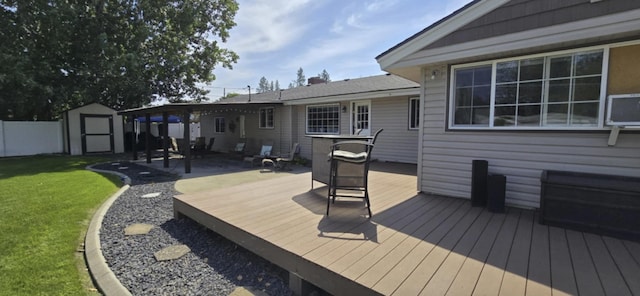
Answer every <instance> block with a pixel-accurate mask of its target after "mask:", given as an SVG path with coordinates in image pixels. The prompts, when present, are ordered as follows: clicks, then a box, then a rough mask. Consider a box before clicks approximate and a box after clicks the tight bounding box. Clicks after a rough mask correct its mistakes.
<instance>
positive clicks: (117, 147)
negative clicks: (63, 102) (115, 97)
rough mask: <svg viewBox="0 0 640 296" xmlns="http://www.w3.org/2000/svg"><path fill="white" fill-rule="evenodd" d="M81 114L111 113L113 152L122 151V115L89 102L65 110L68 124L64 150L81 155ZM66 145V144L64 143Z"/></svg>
mask: <svg viewBox="0 0 640 296" xmlns="http://www.w3.org/2000/svg"><path fill="white" fill-rule="evenodd" d="M81 114H100V115H113V145H114V147H113V149H114V153H123V152H124V130H123V122H122V116H120V115H118V114H117V112H116V111H115V110H113V109H111V108H108V107H106V106H103V105H100V104H90V105H87V106H83V107H80V108H76V109H72V110H69V111H68V112H67V116H66V119H67V120H68V122H67V123H66V124H68V126H69V134H68V137H69V147H68V150H67V151H66V152H67V153H69V154H71V155H82V135H81V128H80V115H81ZM65 146H66V145H65Z"/></svg>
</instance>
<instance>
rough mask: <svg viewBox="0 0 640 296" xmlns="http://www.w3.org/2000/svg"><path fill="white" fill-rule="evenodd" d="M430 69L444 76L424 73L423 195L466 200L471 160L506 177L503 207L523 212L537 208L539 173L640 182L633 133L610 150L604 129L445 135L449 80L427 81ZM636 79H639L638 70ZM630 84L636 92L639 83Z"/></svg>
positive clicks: (638, 142)
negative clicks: (480, 161)
mask: <svg viewBox="0 0 640 296" xmlns="http://www.w3.org/2000/svg"><path fill="white" fill-rule="evenodd" d="M635 54H636V55H640V52H636V53H635ZM432 69H445V71H446V69H447V66H446V65H429V66H427V67H426V69H425V71H423V73H425V74H424V77H423V81H424V83H423V84H422V86H423V88H424V89H423V91H424V97H423V103H424V104H422V108H423V112H424V117H423V121H422V124H423V130H422V133H423V142H422V143H421V145H422V148H421V158H422V162H421V163H420V168H419V172H420V175H419V178H420V180H419V184H420V190H421V191H424V192H428V193H435V194H442V195H448V196H454V197H462V198H469V197H470V191H471V162H472V160H474V159H484V160H487V161H488V163H489V172H490V173H497V174H503V175H505V176H506V177H507V186H506V190H507V192H506V198H507V203H508V204H511V205H516V206H523V207H539V204H540V176H541V174H542V171H543V170H563V171H576V172H585V173H599V174H611V175H623V176H634V177H640V150H638V149H639V147H640V133H638V132H637V131H636V132H634V131H623V132H621V133H620V135H619V137H618V140H617V143H616V145H615V146H608V145H607V143H608V139H609V130H606V129H603V130H591V131H570V130H569V131H567V130H558V131H534V130H531V131H522V130H520V131H509V130H475V131H469V130H447V114H448V112H447V103H448V96H449V94H448V89H449V86H448V83H449V82H448V81H447V77H449V75H446V73H443V74H444V75H440V76H438V77H436V79H430V77H426V76H427V75H429V76H430V75H431V74H426V73H432V72H431V71H432ZM609 71H615V68H609ZM634 75H638V71H636V72H635V73H634ZM629 83H631V84H633V85H635V87H637V81H636V82H629ZM633 85H629V87H633ZM618 87H621V88H625V87H626V86H618Z"/></svg>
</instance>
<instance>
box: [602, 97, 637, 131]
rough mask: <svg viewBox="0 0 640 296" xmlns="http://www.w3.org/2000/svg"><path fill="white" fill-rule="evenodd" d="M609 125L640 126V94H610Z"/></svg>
mask: <svg viewBox="0 0 640 296" xmlns="http://www.w3.org/2000/svg"><path fill="white" fill-rule="evenodd" d="M607 103H608V104H607V120H606V123H607V125H613V126H640V94H624V95H610V96H609V98H608V102H607Z"/></svg>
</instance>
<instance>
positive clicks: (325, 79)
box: [318, 69, 331, 82]
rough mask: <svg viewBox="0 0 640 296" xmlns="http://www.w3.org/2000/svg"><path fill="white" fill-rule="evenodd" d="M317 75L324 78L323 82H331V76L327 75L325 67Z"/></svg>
mask: <svg viewBox="0 0 640 296" xmlns="http://www.w3.org/2000/svg"><path fill="white" fill-rule="evenodd" d="M318 77H320V79H322V80H324V81H325V82H331V78H330V77H329V72H327V70H326V69H324V70H322V72H321V73H320V74H318Z"/></svg>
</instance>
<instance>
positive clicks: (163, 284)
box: [94, 162, 291, 295]
mask: <svg viewBox="0 0 640 296" xmlns="http://www.w3.org/2000/svg"><path fill="white" fill-rule="evenodd" d="M121 166H125V167H128V168H127V169H119V167H121ZM94 167H95V168H97V169H101V170H112V171H118V172H120V173H123V174H125V175H127V176H129V177H130V178H131V187H130V188H129V190H127V191H126V192H125V193H124V194H122V195H121V196H120V197H119V198H118V199H117V200H116V201H115V202H114V204H113V205H112V206H111V208H110V209H109V210H108V212H107V214H106V215H105V217H104V220H103V222H102V228H101V230H100V240H101V246H102V252H103V255H104V257H105V258H106V260H107V263H108V264H109V267H110V268H111V270H112V271H113V272H114V273H115V275H116V277H117V278H118V279H119V280H120V282H121V283H122V284H123V285H124V286H125V287H127V289H129V291H130V292H131V293H132V294H133V295H229V293H231V292H232V291H233V290H234V289H235V288H236V287H240V286H244V287H253V289H255V290H260V291H263V292H265V293H267V294H269V295H291V291H290V290H289V289H288V283H287V280H286V279H287V277H288V273H287V272H286V271H284V270H282V269H280V268H279V267H277V266H275V265H273V264H271V263H269V262H268V261H266V260H264V259H262V258H260V257H258V256H256V255H255V254H253V253H251V252H249V251H247V250H245V249H243V248H241V247H239V246H237V245H236V244H234V243H232V242H230V241H229V240H227V239H225V238H224V237H222V236H220V235H217V234H216V233H214V232H212V231H210V230H208V229H206V228H204V227H202V226H201V225H199V224H197V223H196V222H193V221H192V220H190V219H188V218H185V219H180V220H176V219H174V218H173V205H172V197H173V196H174V195H175V194H178V192H177V191H175V189H174V185H175V182H176V180H177V179H178V176H176V175H172V174H169V173H166V172H162V171H159V170H155V169H152V168H149V167H146V166H142V165H138V164H135V163H130V162H121V163H120V165H112V164H111V163H105V164H100V165H96V166H94ZM143 171H144V172H150V174H149V175H140V174H139V173H140V172H143ZM156 192H160V195H159V196H158V197H152V198H143V197H142V196H143V195H145V194H149V193H156ZM136 223H145V224H151V225H154V227H153V229H152V230H151V231H150V232H149V234H147V235H134V236H126V237H125V235H124V229H125V228H126V227H127V226H129V225H131V224H136ZM176 244H185V245H187V246H188V247H189V248H190V249H191V252H189V253H188V254H187V255H185V256H183V257H181V258H179V259H177V260H173V261H162V262H158V261H156V259H155V257H154V256H153V254H154V253H155V252H157V251H159V250H161V249H163V248H165V247H168V246H172V245H176Z"/></svg>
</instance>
